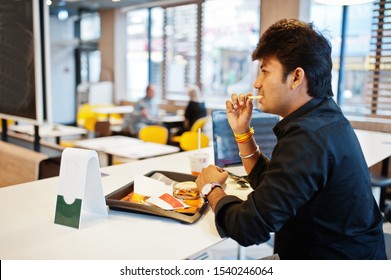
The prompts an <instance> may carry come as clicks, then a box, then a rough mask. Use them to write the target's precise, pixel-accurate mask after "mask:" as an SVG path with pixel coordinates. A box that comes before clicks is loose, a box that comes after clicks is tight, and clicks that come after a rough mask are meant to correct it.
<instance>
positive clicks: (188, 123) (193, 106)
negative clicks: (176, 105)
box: [184, 85, 206, 131]
mask: <svg viewBox="0 0 391 280" xmlns="http://www.w3.org/2000/svg"><path fill="white" fill-rule="evenodd" d="M187 92H188V94H189V97H190V101H189V103H188V104H187V107H186V110H185V122H184V131H188V130H190V128H191V127H192V125H193V124H194V123H195V122H196V120H198V119H200V118H203V117H206V107H205V102H204V99H203V96H202V92H201V90H200V88H199V87H198V86H196V85H193V86H190V87H189V88H188V89H187Z"/></svg>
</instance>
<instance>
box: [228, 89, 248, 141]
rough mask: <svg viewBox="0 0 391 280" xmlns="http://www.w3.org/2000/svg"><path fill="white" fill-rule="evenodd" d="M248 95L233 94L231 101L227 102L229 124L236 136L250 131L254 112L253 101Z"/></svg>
mask: <svg viewBox="0 0 391 280" xmlns="http://www.w3.org/2000/svg"><path fill="white" fill-rule="evenodd" d="M247 96H251V93H247V94H236V93H234V94H232V96H231V99H230V100H227V101H226V102H225V106H226V112H227V118H228V123H229V125H230V126H231V128H232V130H233V132H234V133H235V134H243V133H246V132H248V131H249V128H250V121H251V116H252V110H253V101H252V100H251V99H249V98H247Z"/></svg>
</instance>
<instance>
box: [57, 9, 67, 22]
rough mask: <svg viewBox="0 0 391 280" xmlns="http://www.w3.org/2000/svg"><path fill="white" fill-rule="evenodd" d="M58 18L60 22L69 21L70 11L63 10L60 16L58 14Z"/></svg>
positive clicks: (59, 13)
mask: <svg viewBox="0 0 391 280" xmlns="http://www.w3.org/2000/svg"><path fill="white" fill-rule="evenodd" d="M57 18H58V19H59V20H67V19H68V11H67V10H65V9H61V10H60V11H59V12H58V14H57Z"/></svg>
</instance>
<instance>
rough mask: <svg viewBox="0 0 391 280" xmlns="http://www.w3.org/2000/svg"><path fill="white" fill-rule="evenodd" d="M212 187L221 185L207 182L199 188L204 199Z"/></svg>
mask: <svg viewBox="0 0 391 280" xmlns="http://www.w3.org/2000/svg"><path fill="white" fill-rule="evenodd" d="M214 188H221V185H220V184H218V183H209V184H206V185H205V186H204V187H203V188H202V190H201V195H202V197H203V198H204V199H206V198H207V196H208V194H210V192H211V191H212V190H213V189H214Z"/></svg>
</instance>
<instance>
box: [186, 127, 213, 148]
mask: <svg viewBox="0 0 391 280" xmlns="http://www.w3.org/2000/svg"><path fill="white" fill-rule="evenodd" d="M200 136H201V137H200V138H201V143H200V147H201V148H206V147H208V146H209V137H208V136H206V134H205V133H203V132H201V135H200ZM179 147H180V148H181V149H182V150H184V151H190V150H196V149H198V132H194V131H187V132H184V133H183V134H182V136H181V140H180V142H179Z"/></svg>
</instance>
